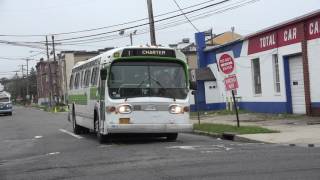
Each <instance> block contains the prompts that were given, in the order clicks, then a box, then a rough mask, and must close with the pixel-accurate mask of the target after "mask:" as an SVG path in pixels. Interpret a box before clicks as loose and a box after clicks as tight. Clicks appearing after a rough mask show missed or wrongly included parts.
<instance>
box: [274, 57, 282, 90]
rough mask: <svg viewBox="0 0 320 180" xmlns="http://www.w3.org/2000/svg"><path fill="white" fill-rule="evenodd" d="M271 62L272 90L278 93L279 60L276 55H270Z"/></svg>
mask: <svg viewBox="0 0 320 180" xmlns="http://www.w3.org/2000/svg"><path fill="white" fill-rule="evenodd" d="M272 61H273V77H274V90H275V92H276V93H280V90H281V89H280V74H279V59H278V55H277V54H274V55H272Z"/></svg>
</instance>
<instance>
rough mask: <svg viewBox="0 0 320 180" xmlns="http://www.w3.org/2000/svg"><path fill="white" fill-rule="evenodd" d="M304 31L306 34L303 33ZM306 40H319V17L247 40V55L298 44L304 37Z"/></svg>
mask: <svg viewBox="0 0 320 180" xmlns="http://www.w3.org/2000/svg"><path fill="white" fill-rule="evenodd" d="M304 29H306V32H304ZM304 33H306V34H305V37H306V39H307V40H311V39H316V38H320V17H319V16H318V17H312V18H311V19H309V20H306V21H305V23H303V22H297V23H295V24H292V25H288V26H285V27H283V28H278V29H275V30H273V31H270V32H266V33H263V34H261V35H257V36H253V37H251V38H249V45H248V54H255V53H258V52H262V51H266V50H270V49H274V48H277V47H282V46H287V45H290V44H295V43H299V42H301V41H302V40H303V37H304Z"/></svg>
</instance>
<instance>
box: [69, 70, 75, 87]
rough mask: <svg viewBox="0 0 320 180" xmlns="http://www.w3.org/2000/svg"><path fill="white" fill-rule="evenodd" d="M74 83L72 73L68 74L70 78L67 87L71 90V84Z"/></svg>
mask: <svg viewBox="0 0 320 180" xmlns="http://www.w3.org/2000/svg"><path fill="white" fill-rule="evenodd" d="M73 83H74V74H71V76H70V80H69V89H70V90H72V89H73V85H74V84H73Z"/></svg>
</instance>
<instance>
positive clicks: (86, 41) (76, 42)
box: [0, 0, 259, 50]
mask: <svg viewBox="0 0 320 180" xmlns="http://www.w3.org/2000/svg"><path fill="white" fill-rule="evenodd" d="M256 1H259V0H249V1H238V2H235V3H233V4H228V5H226V6H223V7H220V8H217V9H215V10H210V11H206V12H202V13H200V14H196V15H194V16H190V17H189V19H190V20H193V21H195V20H199V19H203V18H207V17H210V16H212V15H214V14H218V13H223V12H226V11H228V10H232V9H236V8H239V7H242V6H244V5H247V4H249V3H254V2H256ZM219 3H223V2H219ZM181 15H183V14H180V15H177V17H181ZM166 19H171V18H170V17H169V18H166ZM160 21H164V20H163V19H160V20H158V22H160ZM187 22H188V21H181V20H173V21H171V22H167V23H165V24H162V25H160V26H157V27H158V28H156V29H157V30H162V29H167V28H171V27H175V26H178V25H181V24H185V23H187ZM147 24H148V23H147ZM127 29H130V27H129V28H127ZM140 31H142V32H139V30H138V32H139V33H137V35H141V34H145V33H148V30H146V29H143V30H140ZM114 32H118V31H114ZM121 38H125V36H119V35H115V34H114V35H108V36H103V37H101V36H100V37H94V38H90V39H83V40H76V39H75V40H74V41H66V42H62V43H60V44H59V45H80V44H89V43H97V42H102V41H108V40H115V39H121ZM60 41H62V40H60ZM0 43H1V41H0ZM10 43H11V44H10ZM10 43H7V44H10V45H17V46H26V47H30V46H32V47H31V48H40V49H44V48H43V47H40V46H36V45H30V44H27V45H25V44H19V43H18V42H10ZM14 43H16V44H14ZM17 43H18V44H17ZM61 50H65V49H61Z"/></svg>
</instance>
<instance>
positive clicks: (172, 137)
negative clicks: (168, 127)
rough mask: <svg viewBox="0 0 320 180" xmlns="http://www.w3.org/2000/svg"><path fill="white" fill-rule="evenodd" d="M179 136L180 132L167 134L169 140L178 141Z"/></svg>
mask: <svg viewBox="0 0 320 180" xmlns="http://www.w3.org/2000/svg"><path fill="white" fill-rule="evenodd" d="M177 138H178V133H169V134H167V141H176V140H177Z"/></svg>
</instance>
